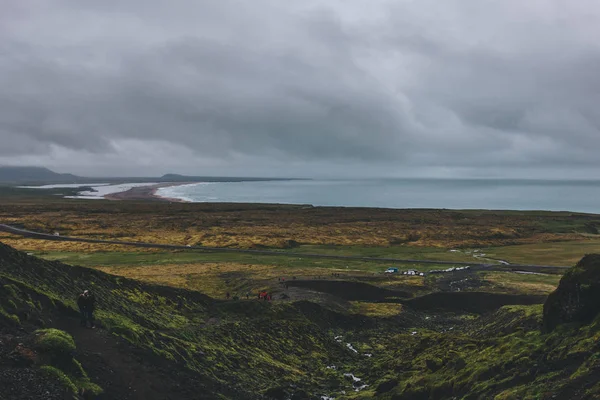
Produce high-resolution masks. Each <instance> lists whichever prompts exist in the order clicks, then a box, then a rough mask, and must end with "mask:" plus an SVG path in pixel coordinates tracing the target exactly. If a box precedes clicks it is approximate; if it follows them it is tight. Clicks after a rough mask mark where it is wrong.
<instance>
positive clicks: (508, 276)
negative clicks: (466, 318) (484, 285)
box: [481, 272, 561, 295]
mask: <svg viewBox="0 0 600 400" xmlns="http://www.w3.org/2000/svg"><path fill="white" fill-rule="evenodd" d="M481 276H482V278H483V279H484V280H485V281H487V282H489V283H491V284H492V285H493V286H494V289H495V290H498V291H501V292H508V293H521V294H538V295H545V294H549V293H551V292H552V291H554V290H555V289H556V287H557V286H558V283H559V281H560V278H561V276H560V275H545V274H544V275H538V274H516V273H512V272H487V273H482V274H481Z"/></svg>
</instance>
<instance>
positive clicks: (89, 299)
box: [77, 290, 96, 328]
mask: <svg viewBox="0 0 600 400" xmlns="http://www.w3.org/2000/svg"><path fill="white" fill-rule="evenodd" d="M77 306H78V307H79V312H80V313H81V326H87V323H88V322H89V323H90V328H95V325H94V309H95V308H96V298H95V297H94V295H93V294H92V293H91V292H90V291H89V290H84V291H83V293H81V294H80V295H79V297H78V298H77Z"/></svg>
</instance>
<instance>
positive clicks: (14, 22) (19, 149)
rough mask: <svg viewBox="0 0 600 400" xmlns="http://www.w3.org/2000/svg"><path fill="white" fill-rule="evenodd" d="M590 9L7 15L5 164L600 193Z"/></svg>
mask: <svg viewBox="0 0 600 400" xmlns="http://www.w3.org/2000/svg"><path fill="white" fill-rule="evenodd" d="M598 38H600V5H599V3H598V2H597V1H593V0H589V1H588V0H577V1H572V0H564V1H562V0H561V1H559V0H527V1H523V0H498V1H485V0H443V1H441V0H419V1H414V0H410V1H409V0H389V1H381V0H362V1H359V0H339V1H338V0H327V1H326V0H304V1H282V0H254V1H247V0H210V1H208V0H173V1H158V0H128V1H117V0H103V1H97V0H94V1H86V0H27V1H22V0H0V164H4V165H43V166H47V167H49V168H52V169H54V170H57V171H59V172H72V173H76V174H80V175H88V176H99V175H144V176H149V175H156V174H163V173H166V172H176V173H184V174H196V175H266V176H273V175H275V176H307V177H308V176H348V175H354V174H356V175H361V176H440V177H447V176H505V177H548V178H553V177H567V178H589V177H592V178H593V177H599V176H598V175H597V172H598V171H600V157H599V156H598V153H599V149H600V130H599V128H600V40H598Z"/></svg>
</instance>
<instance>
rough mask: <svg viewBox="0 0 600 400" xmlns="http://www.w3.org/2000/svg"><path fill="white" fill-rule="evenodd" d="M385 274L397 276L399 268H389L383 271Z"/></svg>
mask: <svg viewBox="0 0 600 400" xmlns="http://www.w3.org/2000/svg"><path fill="white" fill-rule="evenodd" d="M383 273H384V274H396V273H398V268H388V269H386V270H385V271H383Z"/></svg>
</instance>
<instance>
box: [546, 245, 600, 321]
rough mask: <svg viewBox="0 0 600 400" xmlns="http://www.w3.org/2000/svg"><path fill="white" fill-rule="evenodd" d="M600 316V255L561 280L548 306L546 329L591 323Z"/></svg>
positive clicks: (590, 256)
mask: <svg viewBox="0 0 600 400" xmlns="http://www.w3.org/2000/svg"><path fill="white" fill-rule="evenodd" d="M599 312H600V254H588V255H586V256H585V257H583V258H582V259H581V260H580V261H579V262H578V263H577V265H576V266H575V267H573V268H571V269H569V270H568V271H567V273H565V275H564V276H563V278H562V279H561V280H560V284H559V285H558V288H557V289H556V290H555V291H554V292H552V293H551V294H550V296H548V299H547V300H546V303H545V304H544V319H543V329H544V331H545V332H551V331H552V330H554V329H555V328H556V327H557V326H558V325H560V324H563V323H570V322H579V323H588V322H590V321H591V320H592V319H594V317H596V315H598V313H599Z"/></svg>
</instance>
